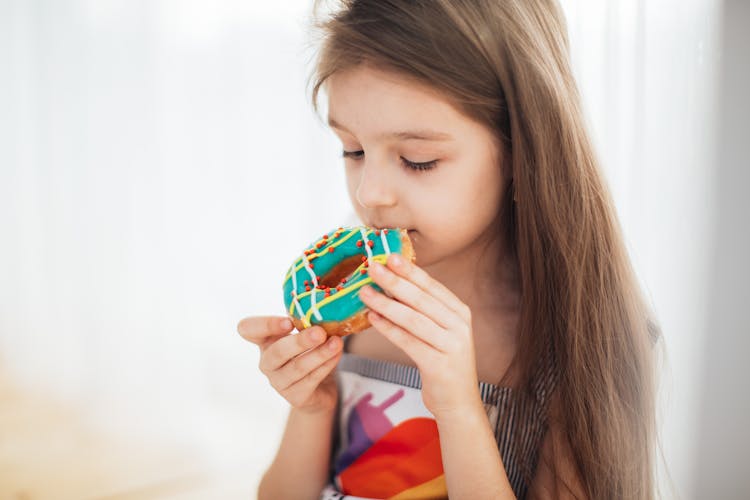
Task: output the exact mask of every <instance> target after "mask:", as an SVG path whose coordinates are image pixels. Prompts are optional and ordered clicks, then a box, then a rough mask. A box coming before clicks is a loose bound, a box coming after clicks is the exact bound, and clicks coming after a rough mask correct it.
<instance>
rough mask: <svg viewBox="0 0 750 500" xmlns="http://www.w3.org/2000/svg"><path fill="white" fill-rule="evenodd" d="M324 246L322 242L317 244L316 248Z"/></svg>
mask: <svg viewBox="0 0 750 500" xmlns="http://www.w3.org/2000/svg"><path fill="white" fill-rule="evenodd" d="M322 246H323V243H322V242H321V243H316V244H315V248H320V247H322Z"/></svg>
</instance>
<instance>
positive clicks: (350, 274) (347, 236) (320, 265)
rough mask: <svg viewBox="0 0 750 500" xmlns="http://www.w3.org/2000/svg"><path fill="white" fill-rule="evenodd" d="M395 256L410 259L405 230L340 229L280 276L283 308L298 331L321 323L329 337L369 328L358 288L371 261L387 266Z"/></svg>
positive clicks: (369, 281) (411, 252) (367, 281)
mask: <svg viewBox="0 0 750 500" xmlns="http://www.w3.org/2000/svg"><path fill="white" fill-rule="evenodd" d="M392 253H398V254H401V255H403V257H404V258H405V259H408V260H410V261H412V262H413V261H414V260H415V259H416V255H415V254H414V247H413V246H412V243H411V240H410V239H409V235H408V233H407V230H406V229H402V228H383V229H376V228H372V227H368V226H354V227H340V228H338V229H336V230H333V231H330V232H329V233H327V234H325V235H323V237H322V238H321V239H319V240H317V241H315V242H313V243H311V244H310V245H309V246H308V247H307V248H306V249H305V250H304V252H303V253H302V256H301V257H298V258H297V259H296V260H295V261H294V262H293V263H292V265H291V266H290V267H289V270H288V271H287V273H286V275H285V277H284V284H283V289H284V306H285V307H286V311H287V314H288V315H289V317H290V319H291V320H292V322H293V323H294V326H295V328H297V330H298V331H301V330H303V329H304V328H309V327H310V326H313V325H320V326H321V327H323V329H324V330H325V331H326V332H327V333H328V335H329V336H333V335H336V336H339V337H344V336H346V335H349V334H351V333H356V332H360V331H362V330H364V329H366V328H367V327H369V326H370V322H369V320H368V319H367V311H368V309H367V306H365V304H364V303H363V302H362V301H361V300H360V298H359V293H358V290H359V289H360V288H361V287H363V286H364V285H367V284H370V286H372V287H373V288H374V289H375V290H378V291H382V289H381V288H380V287H379V286H378V285H377V284H376V283H374V282H373V281H372V278H371V277H370V275H369V273H368V272H367V270H368V267H369V265H370V262H372V261H376V262H379V263H381V264H383V265H385V262H386V260H387V259H388V255H390V254H392Z"/></svg>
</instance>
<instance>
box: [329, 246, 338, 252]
mask: <svg viewBox="0 0 750 500" xmlns="http://www.w3.org/2000/svg"><path fill="white" fill-rule="evenodd" d="M334 248H336V247H328V253H333V250H334Z"/></svg>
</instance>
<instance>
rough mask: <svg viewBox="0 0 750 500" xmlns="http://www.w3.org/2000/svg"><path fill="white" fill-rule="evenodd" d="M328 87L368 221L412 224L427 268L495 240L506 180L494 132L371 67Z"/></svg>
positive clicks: (350, 182) (426, 91)
mask: <svg viewBox="0 0 750 500" xmlns="http://www.w3.org/2000/svg"><path fill="white" fill-rule="evenodd" d="M326 85H327V95H328V122H329V125H330V126H331V128H332V129H333V130H334V132H335V133H336V134H337V135H338V137H339V138H340V139H341V142H342V145H343V150H344V158H345V160H344V164H345V169H346V179H347V187H348V190H349V196H350V198H351V202H352V205H353V206H354V209H355V211H356V213H357V215H358V216H359V218H360V219H361V220H362V222H363V223H365V224H367V225H370V226H374V227H403V228H406V229H409V234H410V236H411V237H412V241H413V243H414V246H415V251H416V254H417V262H416V263H417V264H418V265H420V266H422V267H426V266H429V265H431V264H435V263H438V262H444V261H446V260H447V259H449V258H454V256H459V255H461V256H464V257H470V256H472V252H469V251H467V250H469V249H475V248H477V247H478V245H480V244H482V243H483V242H487V241H490V240H492V239H493V238H496V237H497V233H498V228H497V224H495V223H494V222H496V217H497V215H498V212H499V210H500V206H501V202H502V196H503V194H502V193H503V192H504V188H505V182H507V181H506V179H505V178H504V176H503V168H501V160H502V159H501V157H500V143H499V141H497V140H496V139H495V137H494V136H493V134H492V133H491V131H490V130H488V129H487V128H486V127H485V126H483V125H480V124H479V123H477V122H475V121H473V120H471V119H469V118H468V117H466V116H465V115H463V114H461V113H459V112H458V111H457V110H456V109H455V108H454V107H453V106H452V105H451V104H449V102H448V101H447V100H446V99H445V98H443V97H441V96H440V95H439V94H438V93H436V92H435V91H433V90H431V89H430V88H429V87H425V86H423V85H420V84H417V83H415V82H413V81H411V80H408V79H405V78H404V77H403V76H400V75H398V74H396V73H391V72H385V71H383V70H380V69H376V68H373V67H371V66H367V65H360V66H357V67H355V68H353V69H350V70H347V71H343V72H339V73H336V74H334V75H332V76H331V77H329V79H328V80H327V82H326ZM471 258H473V257H471Z"/></svg>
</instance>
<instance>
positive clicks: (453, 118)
mask: <svg viewBox="0 0 750 500" xmlns="http://www.w3.org/2000/svg"><path fill="white" fill-rule="evenodd" d="M326 90H327V94H328V124H329V126H331V127H332V128H334V129H336V130H338V131H342V132H348V133H353V132H354V131H355V130H354V129H357V128H362V127H367V128H370V126H371V125H372V124H378V127H377V128H378V130H377V132H376V131H373V133H376V135H380V134H390V135H391V136H393V137H394V138H401V139H410V138H411V139H417V140H419V139H430V140H438V141H440V140H442V141H446V140H450V139H452V138H453V137H452V135H454V134H452V133H451V128H452V127H454V126H462V125H463V124H464V122H466V121H468V118H467V117H465V116H463V115H462V114H461V113H460V112H459V111H458V110H457V109H456V108H455V107H454V106H453V105H452V103H451V102H450V101H449V100H448V99H447V98H445V97H443V96H442V95H440V94H439V93H438V92H437V91H435V90H434V89H430V88H429V87H427V86H425V85H423V84H418V83H415V82H414V81H412V80H410V79H408V78H403V77H399V76H398V75H393V74H389V73H383V72H380V71H367V70H362V71H358V72H355V71H347V72H342V73H340V74H335V75H332V76H331V77H330V81H329V85H328V87H327V89H326ZM381 129H382V130H381ZM415 129H416V130H415Z"/></svg>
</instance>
